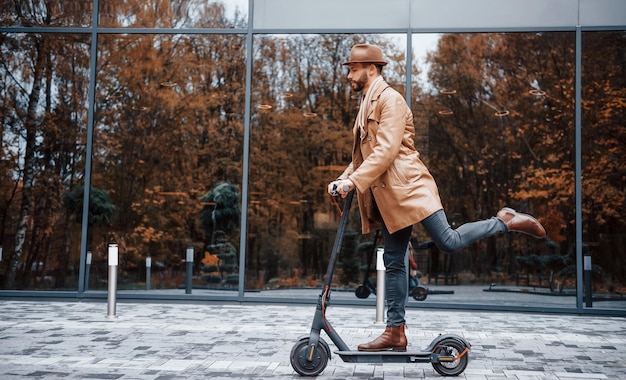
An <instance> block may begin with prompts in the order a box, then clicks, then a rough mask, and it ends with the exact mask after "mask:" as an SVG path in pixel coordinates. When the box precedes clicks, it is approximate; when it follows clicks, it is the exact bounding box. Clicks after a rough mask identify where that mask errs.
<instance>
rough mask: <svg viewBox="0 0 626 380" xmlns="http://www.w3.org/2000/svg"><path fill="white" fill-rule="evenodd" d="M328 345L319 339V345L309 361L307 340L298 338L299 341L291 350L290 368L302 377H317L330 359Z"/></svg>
mask: <svg viewBox="0 0 626 380" xmlns="http://www.w3.org/2000/svg"><path fill="white" fill-rule="evenodd" d="M327 347H328V345H327V344H325V343H324V342H323V341H322V338H320V344H318V345H317V347H315V348H314V350H313V355H312V356H311V358H310V359H311V360H308V359H309V338H308V337H305V338H300V340H299V341H298V342H297V343H296V344H295V345H294V346H293V348H292V349H291V355H290V359H291V366H292V367H293V369H294V370H295V371H296V372H298V373H299V374H300V375H302V376H317V375H319V374H320V373H322V371H323V370H324V368H326V365H327V364H328V358H329V357H330V352H329V349H328V348H327Z"/></svg>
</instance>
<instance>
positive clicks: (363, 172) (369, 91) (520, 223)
mask: <svg viewBox="0 0 626 380" xmlns="http://www.w3.org/2000/svg"><path fill="white" fill-rule="evenodd" d="M386 64H387V62H385V60H384V59H383V55H382V51H381V50H380V48H378V47H377V46H373V45H368V44H359V45H355V46H354V47H353V48H352V50H351V52H350V59H349V60H348V61H347V62H345V63H344V65H346V66H348V67H349V72H348V80H349V81H350V85H351V86H352V89H353V90H354V91H360V92H362V93H363V96H362V99H361V106H360V108H359V112H358V114H357V116H356V120H355V123H354V127H353V133H354V145H353V149H352V162H351V163H350V164H349V165H348V167H347V168H346V169H345V171H344V172H343V173H342V174H341V175H340V176H339V177H338V178H337V180H335V181H333V182H332V183H330V184H329V185H328V192H329V193H331V194H332V193H333V191H338V192H339V194H341V196H342V197H345V196H346V195H347V194H348V192H350V191H351V190H353V189H355V188H356V190H357V199H358V203H359V212H360V215H361V226H362V232H363V234H367V233H369V232H370V231H372V230H374V229H382V231H383V239H384V250H385V254H384V263H385V268H386V280H387V281H386V286H385V290H386V300H387V327H386V329H385V331H384V332H383V334H382V335H381V336H379V337H378V338H376V339H375V340H373V341H372V342H369V343H366V344H361V345H359V346H358V349H359V350H360V351H380V350H394V351H406V346H407V340H406V336H405V333H404V327H405V320H404V316H405V306H406V300H407V292H408V278H407V272H406V267H405V261H404V257H405V253H406V248H407V245H408V243H409V240H410V238H411V231H412V228H413V224H415V223H422V225H423V226H424V228H425V229H426V231H427V232H428V234H429V235H430V237H431V239H432V240H433V241H434V242H435V244H436V245H437V246H438V247H439V249H441V250H442V251H445V252H456V251H458V250H460V249H462V248H464V247H466V246H468V245H469V244H471V243H473V242H476V241H478V240H480V239H483V238H487V237H489V236H493V235H495V234H499V233H504V232H511V231H516V232H522V233H526V234H529V235H532V236H534V237H536V238H545V236H546V232H545V229H544V228H543V226H541V224H540V223H539V222H538V221H537V220H535V218H533V217H532V216H530V215H526V214H522V213H518V212H516V211H515V210H513V209H510V208H503V209H502V210H500V211H499V212H498V213H497V216H496V217H493V218H490V219H487V220H482V221H477V222H472V223H466V224H463V225H461V226H460V227H459V228H458V229H456V230H454V229H452V228H451V227H450V225H449V223H448V221H447V218H446V214H445V212H444V211H443V206H442V204H441V200H440V198H439V191H438V189H437V185H436V183H435V180H434V179H433V177H432V176H431V175H430V173H429V172H428V169H427V168H426V166H425V165H424V163H423V162H422V161H421V160H420V158H419V153H418V152H417V150H416V149H415V146H414V136H415V128H414V127H413V114H412V113H411V110H410V108H409V107H408V106H407V104H406V100H405V99H404V98H403V96H402V95H401V94H400V93H398V92H397V91H396V90H394V89H393V88H391V87H390V86H389V84H387V83H386V82H385V80H384V79H383V77H382V75H381V74H382V68H383V66H385V65H386ZM335 189H336V190H335Z"/></svg>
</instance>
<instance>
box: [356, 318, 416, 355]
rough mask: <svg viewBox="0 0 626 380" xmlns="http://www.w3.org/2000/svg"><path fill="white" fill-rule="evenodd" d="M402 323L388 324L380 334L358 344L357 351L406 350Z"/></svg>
mask: <svg viewBox="0 0 626 380" xmlns="http://www.w3.org/2000/svg"><path fill="white" fill-rule="evenodd" d="M406 344H407V342H406V335H404V325H403V324H402V325H400V326H388V327H387V328H386V329H385V332H384V333H382V335H381V336H379V337H378V338H376V339H374V340H373V341H371V342H369V343H364V344H359V351H388V350H392V351H400V352H404V351H406Z"/></svg>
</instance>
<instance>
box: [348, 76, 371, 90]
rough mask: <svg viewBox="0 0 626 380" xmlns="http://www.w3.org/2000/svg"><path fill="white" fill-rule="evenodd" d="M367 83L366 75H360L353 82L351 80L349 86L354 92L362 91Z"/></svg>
mask: <svg viewBox="0 0 626 380" xmlns="http://www.w3.org/2000/svg"><path fill="white" fill-rule="evenodd" d="M366 83H367V73H362V74H361V76H360V77H359V78H357V79H355V80H353V81H352V82H351V83H350V85H351V86H352V89H353V90H354V91H356V92H359V91H362V90H363V88H365V84H366Z"/></svg>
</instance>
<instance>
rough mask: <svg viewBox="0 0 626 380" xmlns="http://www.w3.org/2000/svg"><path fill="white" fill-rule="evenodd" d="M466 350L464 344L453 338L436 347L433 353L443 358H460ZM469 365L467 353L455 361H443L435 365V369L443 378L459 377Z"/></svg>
mask: <svg viewBox="0 0 626 380" xmlns="http://www.w3.org/2000/svg"><path fill="white" fill-rule="evenodd" d="M465 348H466V347H465V345H464V344H463V343H462V342H460V341H458V340H456V339H453V338H446V339H444V340H442V341H441V342H439V343H438V344H437V345H436V346H435V348H434V349H433V353H436V354H439V355H442V356H454V357H458V356H459V355H461V353H463V352H464V351H465ZM467 363H469V356H468V355H467V352H465V353H464V354H463V356H461V357H458V358H457V359H456V360H454V361H441V362H437V363H433V368H434V369H435V371H437V373H439V374H440V375H441V376H458V375H460V374H462V373H463V371H465V368H467Z"/></svg>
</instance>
